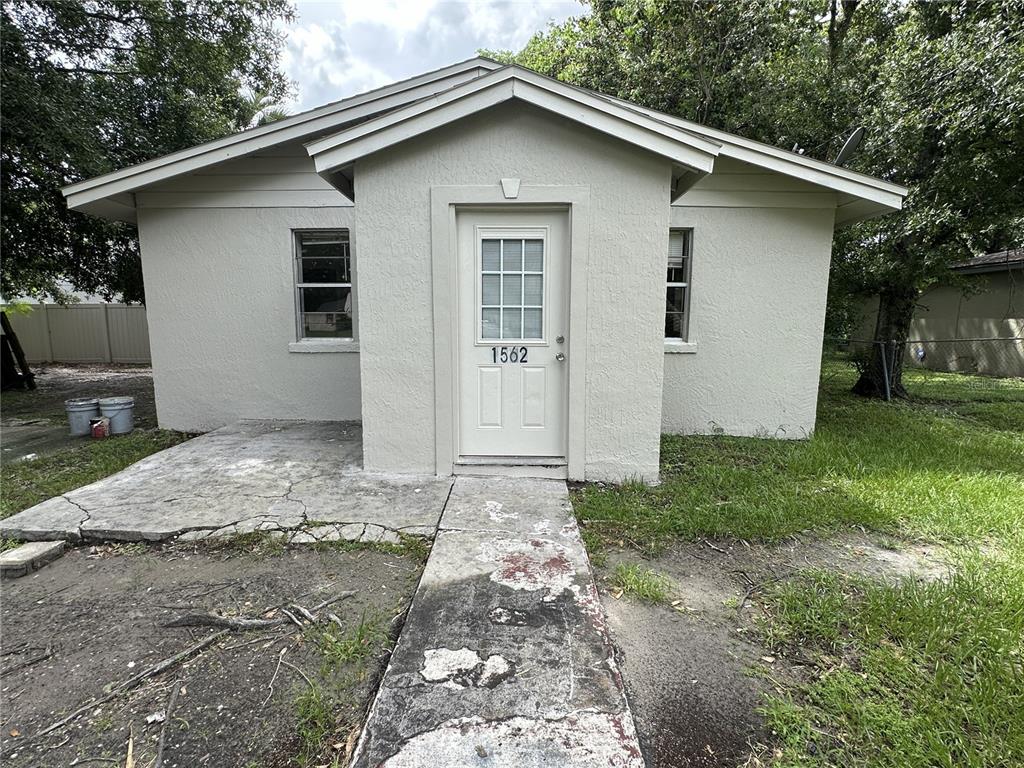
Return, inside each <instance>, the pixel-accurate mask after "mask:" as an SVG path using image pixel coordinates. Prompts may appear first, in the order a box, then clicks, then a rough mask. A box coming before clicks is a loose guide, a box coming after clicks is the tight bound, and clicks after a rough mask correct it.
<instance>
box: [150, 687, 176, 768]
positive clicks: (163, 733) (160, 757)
mask: <svg viewBox="0 0 1024 768" xmlns="http://www.w3.org/2000/svg"><path fill="white" fill-rule="evenodd" d="M180 690H181V680H178V681H177V682H176V683H175V684H174V690H172V691H171V698H170V701H168V702H167V709H166V711H165V712H164V724H163V725H161V726H160V741H159V742H158V743H157V747H156V762H155V763H153V768H161V766H162V765H163V764H164V746H165V745H166V741H165V739H166V738H167V724H168V723H170V722H171V716H172V715H173V714H174V705H175V704H177V703H178V691H180Z"/></svg>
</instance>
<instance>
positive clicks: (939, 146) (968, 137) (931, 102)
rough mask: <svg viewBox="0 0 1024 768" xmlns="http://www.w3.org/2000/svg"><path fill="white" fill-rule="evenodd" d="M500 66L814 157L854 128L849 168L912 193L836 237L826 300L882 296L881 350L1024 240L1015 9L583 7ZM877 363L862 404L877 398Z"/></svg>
mask: <svg viewBox="0 0 1024 768" xmlns="http://www.w3.org/2000/svg"><path fill="white" fill-rule="evenodd" d="M514 58H515V60H516V61H518V62H519V63H522V64H524V65H526V66H529V67H531V68H534V69H537V70H539V71H541V72H544V73H546V74H549V75H551V76H553V77H557V78H559V79H562V80H565V81H567V82H570V83H573V84H576V85H580V86H583V87H588V88H594V89H596V90H601V91H604V92H608V93H611V94H613V95H617V96H620V97H622V98H626V99H629V100H632V101H636V102H638V103H640V104H643V105H645V106H648V107H652V108H655V109H659V110H662V111H665V112H669V113H672V114H676V115H679V116H681V117H686V118H689V119H692V120H697V121H698V122H702V123H704V124H706V125H710V126H712V127H716V128H720V129H723V130H726V131H730V132H733V133H738V134H740V135H743V136H747V137H749V138H752V139H757V140H760V141H764V142H766V143H770V144H775V145H777V146H781V147H783V148H785V149H790V148H799V149H800V150H801V151H803V152H806V153H807V154H808V155H809V156H812V157H815V158H818V159H822V160H831V159H833V158H834V157H835V156H836V153H837V152H838V150H839V148H840V147H841V145H842V142H843V140H844V139H845V138H846V136H848V135H849V133H850V132H851V131H852V130H853V129H854V128H855V127H857V126H859V125H863V126H865V127H866V129H867V136H866V139H865V141H864V143H863V145H862V148H861V150H860V151H859V153H858V154H857V155H855V156H854V159H853V161H852V162H851V163H850V165H851V166H852V167H853V168H855V169H856V170H860V171H863V172H865V173H870V174H873V175H875V176H879V177H881V178H884V179H888V180H891V181H895V182H898V183H903V184H907V185H908V186H909V188H910V193H909V195H908V197H907V200H906V203H905V207H904V210H903V211H901V212H900V213H898V214H893V215H890V216H886V217H883V218H880V219H877V220H872V221H869V222H865V223H863V224H859V225H855V226H853V227H850V228H848V229H845V230H841V231H840V233H839V234H838V235H837V237H836V241H835V245H834V249H833V264H834V268H833V272H832V279H831V284H830V292H831V294H832V296H833V297H843V296H846V295H849V294H850V293H851V292H858V293H878V294H879V295H880V297H881V308H880V312H879V321H878V326H877V328H876V331H875V338H876V339H878V340H879V341H884V342H886V343H887V344H889V354H890V355H892V354H893V345H892V344H891V342H893V341H895V342H896V347H897V348H898V346H899V344H900V342H902V341H905V340H906V338H907V335H908V333H909V327H910V319H911V316H912V314H913V309H914V305H915V302H916V300H917V298H918V296H919V295H920V293H921V291H922V290H925V289H927V288H928V287H929V285H931V284H932V283H934V281H935V280H937V279H939V278H940V277H943V276H944V275H945V274H946V273H947V272H948V266H949V264H950V263H952V262H955V261H957V260H962V259H965V258H968V257H969V256H972V255H975V254H977V253H981V252H984V251H986V250H998V249H1000V248H1005V247H1010V246H1013V245H1017V244H1019V243H1020V242H1022V240H1024V223H1022V217H1024V214H1022V211H1024V205H1022V202H1024V200H1022V195H1024V184H1021V182H1020V180H1021V179H1022V178H1024V167H1022V163H1024V134H1022V131H1024V119H1021V117H1020V116H1021V114H1024V93H1022V89H1024V44H1022V2H1021V1H1020V0H1010V1H1009V2H1004V3H1001V4H997V3H975V2H968V1H967V0H961V1H960V2H946V3H931V2H925V1H924V0H916V1H914V2H902V1H901V0H881V1H879V2H870V3H861V2H858V1H857V0H798V1H796V2H782V0H773V1H771V2H764V3H710V2H699V1H696V2H694V1H691V2H676V1H674V0H594V2H593V3H592V7H591V13H590V14H588V15H585V16H582V17H580V18H575V19H570V20H568V21H567V22H565V23H563V24H561V25H553V26H550V27H549V28H548V29H547V30H545V31H544V32H542V33H540V34H538V35H536V36H534V38H533V39H532V40H530V42H529V43H528V44H527V45H526V47H525V48H524V49H523V50H522V51H520V52H519V53H518V54H515V57H514ZM835 303H837V302H833V303H832V304H833V306H834V305H835ZM879 351H880V347H877V346H876V349H875V353H874V355H873V357H872V359H871V361H870V363H869V365H868V366H867V367H866V369H865V372H864V374H863V375H862V376H861V379H860V380H859V381H858V383H857V386H856V391H858V392H860V393H861V394H865V395H876V396H878V395H881V394H883V392H884V389H885V387H884V381H883V378H882V366H881V357H880V354H879ZM897 352H898V349H897ZM895 357H896V362H897V365H896V367H895V371H894V374H895V376H894V377H893V378H894V381H893V385H894V387H893V391H894V393H895V394H897V395H902V394H905V393H904V391H903V388H902V385H901V383H900V381H899V375H900V373H901V368H900V366H899V361H900V359H901V356H900V355H899V354H898V353H897V354H896V355H895Z"/></svg>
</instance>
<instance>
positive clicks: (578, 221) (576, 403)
mask: <svg viewBox="0 0 1024 768" xmlns="http://www.w3.org/2000/svg"><path fill="white" fill-rule="evenodd" d="M476 207H484V208H492V209H494V210H500V209H502V208H504V209H506V210H516V209H522V208H567V209H568V227H569V234H568V241H569V242H568V247H569V274H568V280H569V286H568V291H567V295H566V300H567V301H568V302H569V333H568V336H569V339H568V345H567V349H566V354H567V355H568V357H569V372H568V382H567V390H568V391H567V395H566V400H567V419H566V457H565V458H566V462H567V465H568V466H567V471H568V476H569V478H570V479H583V476H584V462H585V456H586V402H587V397H586V364H587V284H588V283H587V262H588V260H589V249H590V188H589V187H586V186H540V185H527V184H523V185H521V186H520V187H519V190H518V195H517V197H515V198H514V199H508V198H506V196H505V194H504V193H503V187H502V185H500V184H495V185H493V186H487V185H472V186H434V187H431V188H430V256H431V268H432V278H433V279H432V282H433V286H432V294H433V310H434V312H433V315H434V457H435V459H434V463H435V471H436V472H437V474H438V475H442V476H447V475H451V474H453V473H454V470H455V464H456V461H457V460H458V450H459V447H458V434H459V429H458V427H459V424H458V419H459V407H458V405H459V401H458V398H459V376H458V371H459V367H458V366H459V360H458V356H459V344H458V329H459V328H458V323H459V301H458V233H457V231H456V212H457V209H458V208H476Z"/></svg>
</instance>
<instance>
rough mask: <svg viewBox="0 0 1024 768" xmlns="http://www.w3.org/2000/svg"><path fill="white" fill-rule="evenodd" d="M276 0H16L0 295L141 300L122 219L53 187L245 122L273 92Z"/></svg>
mask: <svg viewBox="0 0 1024 768" xmlns="http://www.w3.org/2000/svg"><path fill="white" fill-rule="evenodd" d="M292 13H293V12H292V8H291V6H290V4H289V3H288V2H287V0H251V1H247V2H240V1H228V2H219V1H218V0H189V1H188V2H185V1H184V0H89V1H88V2H79V1H78V0H52V1H44V0H20V1H19V2H5V3H4V4H3V9H2V19H0V39H2V48H0V65H2V74H0V89H2V98H3V103H2V109H3V116H2V117H3V119H2V123H0V151H2V168H0V193H2V196H3V208H2V230H3V231H2V237H0V249H2V252H3V259H4V264H3V272H2V280H0V291H2V292H3V294H4V295H5V296H7V297H14V296H19V295H24V296H31V297H35V298H43V297H52V298H55V299H57V300H64V299H66V298H67V296H66V288H65V286H66V285H67V284H69V285H70V286H71V287H72V288H73V289H75V290H80V291H86V292H89V293H98V294H101V295H103V296H105V297H107V298H112V297H113V296H115V295H121V296H122V297H123V298H124V299H125V300H126V301H138V300H142V298H143V289H142V277H141V268H140V264H139V256H138V244H137V236H136V232H135V228H134V227H132V226H129V225H126V224H117V223H110V222H105V221H102V220H99V219H96V218H93V217H90V216H86V215H83V214H79V213H75V212H73V211H69V210H68V209H67V206H66V205H65V202H64V199H63V196H62V195H61V192H60V189H61V187H63V186H65V185H67V184H70V183H73V182H75V181H79V180H81V179H84V178H89V177H92V176H96V175H98V174H101V173H105V172H108V171H112V170H115V169H117V168H120V167H124V166H127V165H131V164H134V163H138V162H142V161H144V160H147V159H150V158H153V157H157V156H160V155H164V154H167V153H169V152H173V151H175V150H178V149H183V148H185V147H190V146H193V145H195V144H199V143H201V142H204V141H208V140H210V139H214V138H217V137H220V136H223V135H225V134H228V133H232V132H234V131H237V130H240V129H242V128H246V127H248V126H249V123H250V121H252V119H253V118H254V114H253V113H252V111H251V106H252V104H251V99H249V98H247V97H246V96H245V95H244V94H245V93H251V94H262V95H263V97H265V98H269V99H270V100H271V101H277V100H279V99H280V98H282V97H283V96H284V95H285V94H286V93H287V89H288V83H287V81H286V79H285V78H284V76H283V75H282V74H281V72H280V71H279V69H278V58H279V51H280V46H281V34H280V32H279V31H278V30H277V27H276V26H275V25H276V23H277V22H278V21H281V20H290V19H291V18H292Z"/></svg>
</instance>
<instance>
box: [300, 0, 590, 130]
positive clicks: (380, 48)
mask: <svg viewBox="0 0 1024 768" xmlns="http://www.w3.org/2000/svg"><path fill="white" fill-rule="evenodd" d="M296 11H297V14H296V15H297V18H296V20H295V22H293V23H292V24H291V25H289V26H288V27H287V31H286V34H287V40H286V43H285V50H284V54H283V57H282V62H281V63H282V65H283V67H284V71H285V72H286V74H287V75H288V77H289V78H290V79H291V80H292V81H293V82H294V86H293V90H294V94H293V97H292V99H291V101H289V102H286V103H285V104H284V107H285V109H286V110H287V111H288V112H289V113H290V114H295V113H296V112H301V111H303V110H306V109H311V108H312V107H316V106H319V105H321V104H326V103H327V102H330V101H337V100H338V99H342V98H346V97H348V96H353V95H355V94H357V93H362V92H363V91H368V90H370V89H372V88H377V87H379V86H381V85H385V84H387V83H392V82H395V81H396V80H402V79H404V78H407V77H412V76H413V75H418V74H421V73H423V72H428V71H430V70H432V69H438V68H439V67H443V66H445V65H447V64H453V63H455V62H457V61H462V60H463V59H468V58H470V57H472V56H474V55H475V54H476V52H477V50H478V49H480V48H487V49H490V50H501V49H511V50H519V49H520V48H522V47H523V45H525V44H526V42H527V41H528V40H529V39H530V37H531V36H532V35H533V33H534V32H537V31H538V30H541V29H543V28H544V27H545V26H547V24H548V22H550V21H553V22H556V23H558V22H561V21H564V20H565V19H567V18H569V17H570V16H579V15H581V14H583V13H584V8H583V6H581V5H580V3H579V2H576V0H533V1H529V0H298V2H297V3H296Z"/></svg>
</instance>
